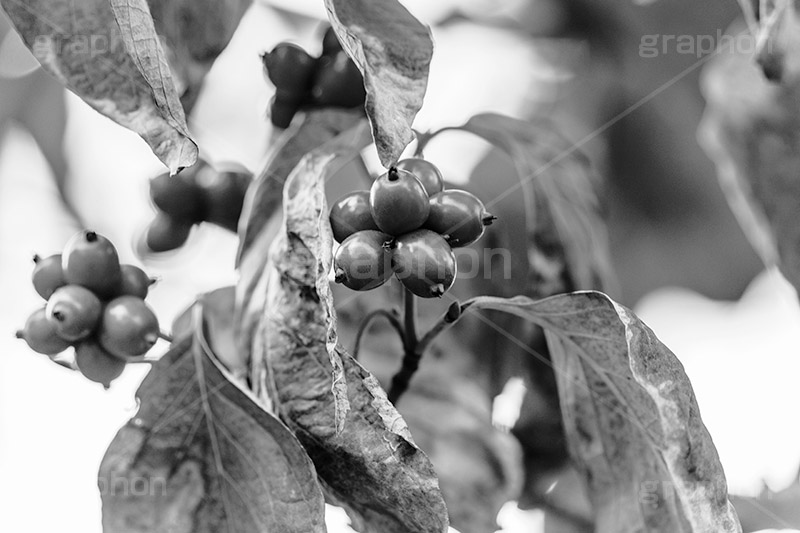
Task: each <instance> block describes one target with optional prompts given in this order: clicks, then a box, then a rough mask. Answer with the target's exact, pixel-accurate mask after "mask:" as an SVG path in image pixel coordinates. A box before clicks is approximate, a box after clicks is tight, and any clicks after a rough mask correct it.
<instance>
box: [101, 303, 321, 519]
mask: <svg viewBox="0 0 800 533" xmlns="http://www.w3.org/2000/svg"><path fill="white" fill-rule="evenodd" d="M210 321H213V318H212V317H210V316H204V313H203V308H202V305H199V306H197V307H195V308H194V310H193V312H192V319H191V329H192V334H191V335H187V336H184V337H182V339H181V340H179V341H178V342H176V343H175V344H174V345H173V348H172V349H171V350H170V351H169V352H168V353H167V354H166V355H164V357H163V358H162V359H161V360H159V361H158V363H156V364H155V365H154V367H153V370H152V371H151V372H150V374H148V376H147V378H146V379H145V381H144V382H143V383H142V386H141V387H140V388H139V391H138V392H137V398H138V399H139V401H140V403H141V405H140V408H139V411H138V413H137V414H136V416H135V417H134V418H133V419H132V420H131V421H130V422H128V424H127V425H125V426H124V427H123V428H122V429H121V430H120V431H119V433H118V434H117V436H116V437H115V438H114V441H113V442H112V443H111V446H110V447H109V449H108V451H107V452H106V455H105V457H104V458H103V462H102V465H101V467H100V473H99V478H98V484H99V487H100V490H101V495H102V498H103V528H104V531H110V532H111V531H113V532H114V533H150V532H153V531H173V532H176V533H206V532H207V533H213V532H217V531H246V532H248V533H250V532H253V533H256V532H258V533H270V532H273V531H281V532H284V531H285V532H297V533H307V532H319V533H324V532H325V520H324V512H325V506H324V500H323V497H322V492H321V489H320V486H319V483H318V481H317V478H316V474H315V472H314V467H313V465H312V464H311V461H309V458H308V456H307V455H306V453H305V451H304V450H303V447H302V446H301V445H300V443H299V442H298V441H297V439H296V438H295V436H294V435H293V434H292V433H291V431H289V429H287V428H286V426H284V425H283V424H282V423H281V422H280V421H279V420H278V419H277V418H275V417H274V416H273V415H272V414H270V413H268V412H267V411H265V410H264V409H263V408H262V407H260V406H259V405H258V403H256V402H255V401H254V399H253V398H252V396H251V395H250V394H249V392H247V391H245V390H244V389H241V388H240V387H239V386H238V385H236V384H235V383H234V382H233V381H231V380H230V379H229V377H228V375H227V374H226V372H225V370H223V368H222V366H221V365H220V364H219V363H218V362H217V361H216V358H215V356H214V354H213V352H212V351H211V347H210V345H209V342H208V339H207V337H206V328H208V326H209V322H210ZM211 329H214V327H213V326H212V328H211Z"/></svg>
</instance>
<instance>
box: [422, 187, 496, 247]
mask: <svg viewBox="0 0 800 533" xmlns="http://www.w3.org/2000/svg"><path fill="white" fill-rule="evenodd" d="M430 205H431V210H430V214H429V215H428V220H426V221H425V225H424V227H425V228H426V229H429V230H432V231H435V232H436V233H439V234H441V235H446V236H447V240H448V242H449V243H450V245H451V246H455V247H458V246H468V245H470V244H472V243H473V242H475V241H477V240H478V239H480V238H481V236H482V235H483V230H484V228H485V227H486V226H488V225H490V224H491V223H492V221H494V220H495V218H496V217H494V216H492V215H490V214H489V213H487V212H486V208H485V207H484V206H483V202H481V201H480V200H479V199H478V197H476V196H475V195H474V194H471V193H468V192H467V191H462V190H458V189H451V190H447V191H442V192H440V193H437V194H434V195H433V196H431V199H430Z"/></svg>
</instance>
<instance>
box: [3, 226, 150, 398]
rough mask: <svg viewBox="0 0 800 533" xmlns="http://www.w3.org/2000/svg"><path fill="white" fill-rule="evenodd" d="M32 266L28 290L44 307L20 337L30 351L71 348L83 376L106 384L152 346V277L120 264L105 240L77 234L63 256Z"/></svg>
mask: <svg viewBox="0 0 800 533" xmlns="http://www.w3.org/2000/svg"><path fill="white" fill-rule="evenodd" d="M34 262H35V263H36V266H35V267H34V269H33V275H32V281H33V287H34V289H36V292H38V293H39V295H40V296H41V297H42V298H44V299H45V300H47V304H46V305H45V306H44V307H42V308H40V309H37V310H36V311H34V312H33V314H31V315H30V317H29V318H28V320H27V321H26V323H25V327H24V328H23V329H22V330H20V331H19V332H17V337H19V338H21V339H24V340H25V342H27V343H28V346H30V348H31V349H32V350H34V351H36V352H39V353H42V354H45V355H49V356H54V355H56V354H58V353H61V352H63V351H64V350H66V349H67V348H68V347H70V346H74V347H75V363H76V365H77V366H78V369H79V370H80V371H81V373H82V374H83V375H84V376H86V377H87V378H89V379H90V380H92V381H96V382H98V383H102V384H103V385H104V386H106V387H108V386H109V385H110V383H111V381H113V380H114V379H116V378H117V377H119V375H120V374H121V373H122V370H123V369H124V368H125V364H126V363H128V362H132V361H136V360H140V359H141V358H142V357H143V356H144V354H145V353H146V352H147V351H148V350H149V349H150V348H152V346H153V345H154V344H155V342H156V340H157V339H158V337H159V325H158V319H157V318H156V315H155V314H154V313H153V311H152V310H151V309H150V307H148V306H147V304H146V303H145V302H144V298H145V297H146V296H147V292H148V290H149V288H150V285H152V284H153V282H154V280H153V279H151V278H149V277H148V276H147V274H145V272H144V271H143V270H142V269H140V268H139V267H136V266H134V265H121V264H120V263H119V257H118V255H117V250H116V249H115V248H114V245H113V244H112V243H111V241H109V240H108V239H107V238H105V237H103V236H102V235H99V234H97V233H95V232H93V231H81V232H80V233H77V234H76V235H74V236H73V237H72V238H71V239H70V240H69V241H68V242H67V244H66V246H65V247H64V250H63V252H62V253H61V254H56V255H51V256H50V257H47V258H44V259H43V258H40V257H39V256H35V257H34Z"/></svg>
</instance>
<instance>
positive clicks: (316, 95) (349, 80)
mask: <svg viewBox="0 0 800 533" xmlns="http://www.w3.org/2000/svg"><path fill="white" fill-rule="evenodd" d="M366 97H367V92H366V90H365V89H364V81H363V79H362V77H361V71H360V70H358V67H357V66H356V64H355V63H353V60H352V59H350V57H349V56H348V55H347V54H346V53H345V52H344V50H340V51H338V52H336V53H335V54H334V55H331V56H326V55H323V56H322V57H320V58H319V60H318V65H317V73H316V75H315V76H314V83H313V84H312V87H311V103H312V104H314V105H317V106H320V107H357V106H361V105H364V100H365V99H366Z"/></svg>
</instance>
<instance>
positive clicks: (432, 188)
mask: <svg viewBox="0 0 800 533" xmlns="http://www.w3.org/2000/svg"><path fill="white" fill-rule="evenodd" d="M397 168H398V169H400V170H405V171H407V172H411V173H412V174H414V177H416V178H417V179H418V180H419V182H420V183H421V184H422V186H423V187H425V192H427V193H428V196H433V195H434V194H436V193H437V192H442V191H443V190H444V178H443V177H442V173H441V172H440V171H439V169H438V168H437V167H436V165H434V164H433V163H431V162H430V161H426V160H424V159H420V158H418V157H412V158H410V159H403V160H402V161H400V162H398V163H397Z"/></svg>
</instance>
